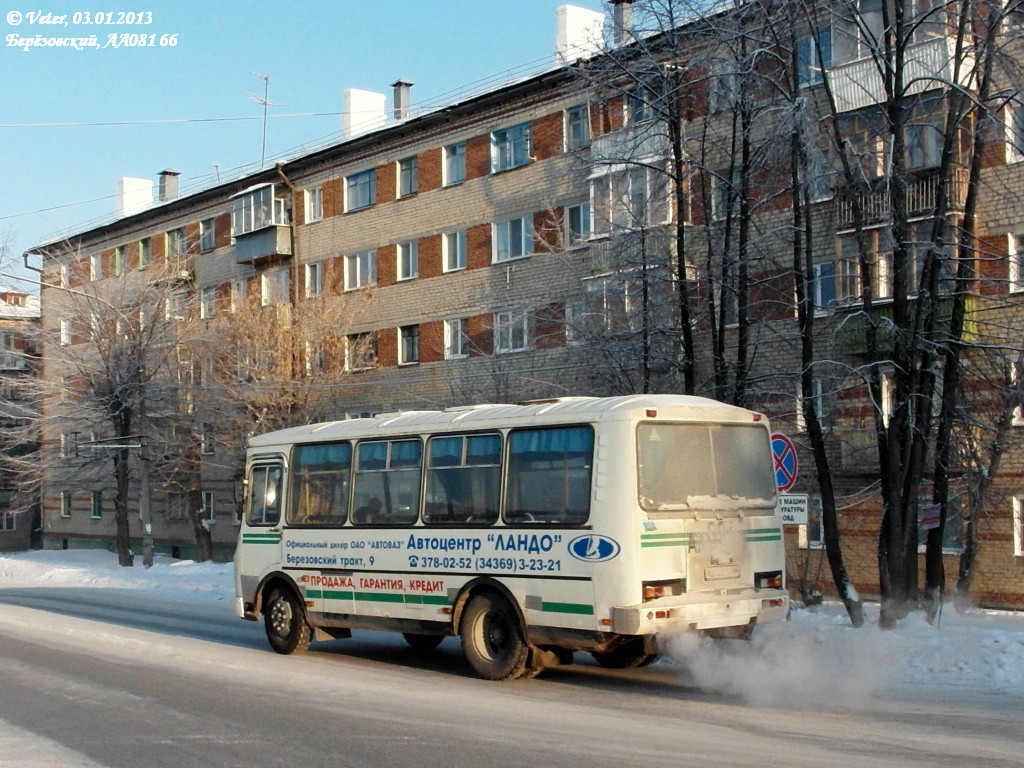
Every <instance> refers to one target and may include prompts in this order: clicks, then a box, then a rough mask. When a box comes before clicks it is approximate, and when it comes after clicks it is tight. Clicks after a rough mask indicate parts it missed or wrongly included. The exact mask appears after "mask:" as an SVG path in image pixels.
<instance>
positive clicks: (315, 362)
mask: <svg viewBox="0 0 1024 768" xmlns="http://www.w3.org/2000/svg"><path fill="white" fill-rule="evenodd" d="M305 347H306V350H305V351H306V355H305V358H306V375H307V376H316V375H317V374H319V373H323V370H324V362H325V357H324V348H323V346H322V345H320V344H317V343H315V342H313V341H309V340H307V341H306V344H305Z"/></svg>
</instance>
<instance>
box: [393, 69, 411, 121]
mask: <svg viewBox="0 0 1024 768" xmlns="http://www.w3.org/2000/svg"><path fill="white" fill-rule="evenodd" d="M412 86H413V84H412V83H410V82H409V81H408V80H403V79H402V78H398V79H397V80H395V82H393V83H392V84H391V87H392V88H394V97H393V98H392V103H393V104H394V108H395V122H396V123H397V122H399V121H401V120H405V119H406V118H407V117H408V116H409V108H410V106H411V104H410V99H409V91H410V90H411V89H412Z"/></svg>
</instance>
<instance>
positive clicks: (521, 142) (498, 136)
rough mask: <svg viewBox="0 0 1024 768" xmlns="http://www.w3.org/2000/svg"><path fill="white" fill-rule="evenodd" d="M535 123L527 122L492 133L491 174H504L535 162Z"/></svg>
mask: <svg viewBox="0 0 1024 768" xmlns="http://www.w3.org/2000/svg"><path fill="white" fill-rule="evenodd" d="M532 153H533V123H532V122H530V121H525V122H522V123H516V124H515V125H510V126H507V127H505V128H499V129H497V130H495V131H491V173H492V174H493V173H503V172H504V171H511V170H513V169H515V168H522V167H523V166H526V165H529V164H530V163H532V162H533V156H532Z"/></svg>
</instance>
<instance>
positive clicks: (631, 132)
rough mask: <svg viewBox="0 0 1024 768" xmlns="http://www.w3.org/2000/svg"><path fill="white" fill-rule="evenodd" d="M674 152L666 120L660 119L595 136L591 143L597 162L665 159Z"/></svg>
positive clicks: (597, 163)
mask: <svg viewBox="0 0 1024 768" xmlns="http://www.w3.org/2000/svg"><path fill="white" fill-rule="evenodd" d="M671 156H672V151H671V146H670V145H669V140H668V133H667V132H666V129H665V124H664V122H662V121H657V120H648V121H646V122H643V123H638V124H636V125H629V126H626V127H625V128H622V129H621V130H618V131H614V132H612V133H608V134H605V135H604V136H600V137H598V138H596V139H594V140H593V142H592V143H591V145H590V160H591V163H593V164H594V165H595V166H600V165H615V164H618V163H623V164H628V163H645V162H649V161H651V160H662V161H663V160H666V159H667V158H669V157H671Z"/></svg>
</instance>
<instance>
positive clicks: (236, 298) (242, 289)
mask: <svg viewBox="0 0 1024 768" xmlns="http://www.w3.org/2000/svg"><path fill="white" fill-rule="evenodd" d="M248 285H249V281H248V280H245V279H241V280H232V281H231V311H232V312H240V311H241V310H243V309H245V296H246V293H247V291H248Z"/></svg>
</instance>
